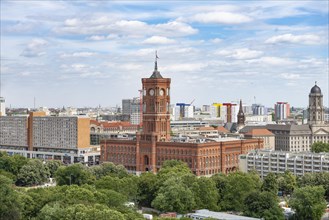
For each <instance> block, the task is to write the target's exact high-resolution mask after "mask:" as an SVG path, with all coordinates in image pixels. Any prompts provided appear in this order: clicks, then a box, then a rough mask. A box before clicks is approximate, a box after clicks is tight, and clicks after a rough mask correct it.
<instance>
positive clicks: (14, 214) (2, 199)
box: [0, 175, 20, 220]
mask: <svg viewBox="0 0 329 220" xmlns="http://www.w3.org/2000/svg"><path fill="white" fill-rule="evenodd" d="M12 184H13V181H12V180H11V179H9V178H7V177H5V176H2V175H0V219H13V220H15V219H20V203H19V201H18V195H17V193H16V192H15V191H14V189H13V188H12Z"/></svg>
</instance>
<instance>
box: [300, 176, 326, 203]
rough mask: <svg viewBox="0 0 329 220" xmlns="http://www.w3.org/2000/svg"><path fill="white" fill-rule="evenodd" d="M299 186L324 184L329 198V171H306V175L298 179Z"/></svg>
mask: <svg viewBox="0 0 329 220" xmlns="http://www.w3.org/2000/svg"><path fill="white" fill-rule="evenodd" d="M297 183H298V186H299V187H304V186H323V188H324V189H325V196H326V198H327V199H328V200H329V173H327V172H321V173H306V174H305V175H304V176H302V177H300V178H298V179H297Z"/></svg>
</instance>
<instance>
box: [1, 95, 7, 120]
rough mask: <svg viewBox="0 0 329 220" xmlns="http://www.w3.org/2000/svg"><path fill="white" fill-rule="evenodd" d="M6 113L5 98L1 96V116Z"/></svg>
mask: <svg viewBox="0 0 329 220" xmlns="http://www.w3.org/2000/svg"><path fill="white" fill-rule="evenodd" d="M5 115H6V105H5V98H3V97H0V116H5Z"/></svg>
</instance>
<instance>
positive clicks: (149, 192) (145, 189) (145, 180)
mask: <svg viewBox="0 0 329 220" xmlns="http://www.w3.org/2000/svg"><path fill="white" fill-rule="evenodd" d="M156 184H157V176H156V175H155V174H153V173H150V172H147V173H142V174H141V175H140V177H139V178H138V184H137V190H138V193H137V201H138V204H139V205H141V206H145V207H151V203H152V201H153V200H154V198H155V196H156V191H157V185H156Z"/></svg>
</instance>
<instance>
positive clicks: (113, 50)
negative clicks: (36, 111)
mask: <svg viewBox="0 0 329 220" xmlns="http://www.w3.org/2000/svg"><path fill="white" fill-rule="evenodd" d="M0 4H1V14H0V15H1V42H0V43H1V73H2V85H1V87H2V88H1V91H2V93H1V94H2V96H4V97H5V98H6V103H7V106H9V105H11V106H12V107H32V106H33V99H34V97H35V98H36V105H37V106H47V107H61V106H74V107H83V106H94V107H95V106H98V105H99V104H100V105H101V106H115V105H121V100H122V99H124V98H132V97H137V96H138V89H140V87H141V78H142V77H149V76H150V75H151V74H152V71H153V68H154V53H155V50H157V51H158V56H159V57H160V59H159V61H158V62H159V63H158V65H159V70H160V72H161V74H162V75H163V76H164V77H170V78H171V79H172V85H171V87H172V89H171V91H172V93H171V102H172V103H176V102H191V101H192V100H193V99H195V102H194V104H195V105H197V106H201V105H203V104H211V103H214V102H230V101H236V100H238V99H242V100H243V102H244V103H245V104H250V105H251V104H252V103H254V97H256V101H257V102H258V103H262V104H264V105H266V106H269V107H272V106H273V105H274V103H275V102H277V101H288V102H289V103H290V104H291V105H292V106H296V107H306V106H307V105H308V94H309V91H310V89H311V87H312V86H313V85H314V82H315V81H317V82H318V85H319V86H320V87H321V89H322V93H323V95H324V102H325V105H328V101H326V100H329V98H328V82H329V81H328V50H329V48H328V19H329V18H328V7H329V6H328V1H327V0H323V1H322V0H315V1H283V0H282V1H269V0H268V1H177V2H175V1H157V2H156V1H154V2H151V1H130V2H129V1H31V0H25V1H16V0H15V1H6V0H2V1H0Z"/></svg>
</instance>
